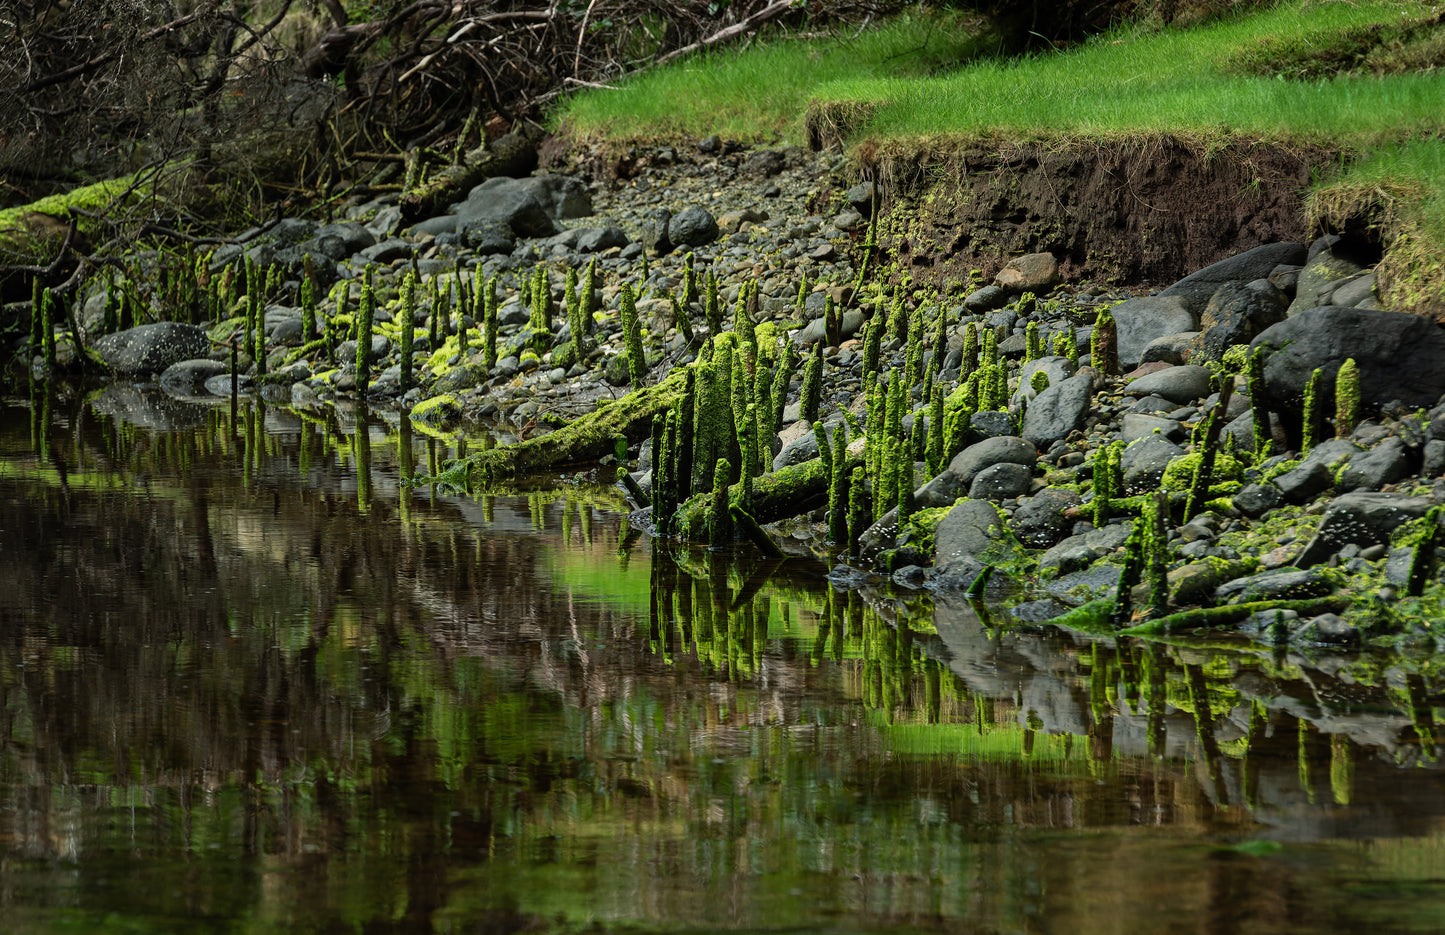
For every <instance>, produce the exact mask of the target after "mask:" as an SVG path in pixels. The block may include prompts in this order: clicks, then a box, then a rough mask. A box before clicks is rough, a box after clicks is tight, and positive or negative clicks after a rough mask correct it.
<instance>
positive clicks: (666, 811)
mask: <svg viewBox="0 0 1445 935" xmlns="http://www.w3.org/2000/svg"><path fill="white" fill-rule="evenodd" d="M143 402H144V400H138V399H135V398H132V397H131V396H128V395H125V392H124V391H122V390H117V389H114V388H112V389H109V390H107V391H105V392H103V393H101V394H97V396H96V398H95V399H94V400H91V401H88V402H87V401H83V400H79V399H76V398H67V397H65V396H63V395H57V396H56V397H55V398H54V399H53V400H52V401H51V403H50V408H49V410H48V415H47V414H44V413H45V408H44V403H43V402H42V414H43V418H42V419H39V420H37V419H36V418H35V417H34V409H33V408H19V407H11V408H8V409H5V410H3V411H0V565H3V567H4V572H5V579H4V580H5V581H7V582H9V583H10V584H11V586H10V587H9V588H7V589H5V591H4V592H3V593H0V882H3V885H0V914H3V918H4V920H5V923H4V926H5V928H6V930H7V931H19V932H50V931H74V930H82V931H207V930H209V931H227V932H252V931H255V932H262V931H268V932H269V931H277V930H289V931H301V932H312V931H314V932H333V931H348V932H350V931H355V932H371V931H408V932H410V931H421V932H429V931H512V930H517V929H519V928H523V927H527V928H530V930H547V929H555V930H581V929H585V928H586V926H588V925H589V924H590V923H591V922H593V921H596V922H598V923H600V924H601V925H602V926H603V927H604V928H611V929H617V930H624V931H633V930H638V929H645V930H663V931H676V930H681V929H695V930H716V929H747V930H759V929H773V930H778V929H788V930H792V931H799V930H804V931H809V930H819V931H852V930H870V931H883V930H898V931H903V930H910V931H916V930H920V929H921V930H939V931H1018V932H1046V931H1057V930H1066V929H1067V930H1071V931H1080V932H1085V933H1091V932H1105V931H1108V932H1115V931H1120V930H1134V931H1173V930H1179V931H1207V932H1216V931H1218V932H1225V931H1239V930H1244V929H1248V930H1251V931H1263V932H1293V931H1339V932H1344V931H1357V930H1359V929H1360V928H1361V927H1363V926H1366V925H1368V926H1369V927H1370V928H1372V929H1375V930H1378V931H1380V932H1390V931H1432V930H1435V929H1437V928H1438V927H1439V922H1440V920H1441V919H1442V918H1445V914H1442V906H1445V903H1442V901H1441V898H1440V891H1439V887H1438V883H1437V882H1436V881H1438V880H1439V879H1442V878H1445V872H1442V871H1445V836H1442V835H1441V834H1440V833H1439V830H1438V828H1439V824H1440V821H1441V819H1442V817H1445V808H1442V806H1441V804H1440V803H1439V802H1438V801H1437V800H1438V795H1437V789H1438V776H1437V775H1436V774H1435V772H1434V769H1435V766H1434V759H1433V756H1434V749H1435V744H1436V742H1437V741H1436V733H1437V730H1438V728H1437V727H1436V725H1437V723H1438V721H1439V715H1438V714H1437V713H1436V712H1437V709H1438V708H1440V707H1441V702H1442V697H1441V693H1440V689H1439V687H1438V686H1439V685H1440V681H1439V679H1438V678H1437V676H1436V675H1435V673H1434V672H1433V670H1431V669H1430V668H1429V667H1428V666H1425V665H1421V666H1420V667H1419V668H1418V670H1417V671H1415V672H1412V673H1410V674H1409V676H1408V677H1407V678H1400V679H1394V680H1389V679H1383V678H1379V677H1378V675H1377V674H1372V672H1382V671H1384V670H1383V668H1376V669H1372V668H1371V667H1372V666H1374V665H1376V664H1374V663H1370V662H1369V661H1361V662H1355V663H1351V664H1350V669H1349V672H1348V675H1349V678H1348V679H1344V678H1340V677H1337V676H1335V675H1332V674H1331V671H1330V670H1327V669H1324V668H1320V667H1319V666H1315V665H1313V664H1311V663H1310V661H1309V660H1307V659H1293V658H1291V659H1285V660H1279V659H1275V658H1273V657H1271V656H1268V655H1264V656H1259V655H1254V654H1251V653H1248V652H1237V651H1230V650H1227V649H1207V650H1200V649H1191V648H1189V647H1175V646H1167V645H1163V644H1141V643H1135V642H1120V643H1117V644H1114V643H1107V642H1089V641H1080V640H1077V639H1076V638H1074V637H1067V636H1062V635H1048V634H1044V635H1035V634H1010V633H1007V632H1003V631H998V630H994V629H989V628H985V627H983V626H981V625H980V624H979V622H978V620H977V619H976V618H973V617H971V616H968V615H967V614H963V615H959V614H950V612H947V611H946V608H936V607H934V606H933V604H932V603H931V602H930V601H928V600H927V599H926V598H925V597H923V596H919V595H913V594H909V593H906V592H901V593H893V592H890V591H887V590H884V591H878V592H874V591H851V592H841V591H836V590H833V589H831V588H829V587H827V585H826V584H825V583H824V582H823V581H822V580H821V578H820V572H821V569H819V568H818V567H817V566H816V565H814V564H812V563H809V562H799V561H793V560H790V561H788V562H784V563H776V562H760V561H758V560H756V559H755V558H751V557H749V556H747V555H731V554H725V553H721V554H720V553H706V552H696V551H673V550H670V549H667V548H663V547H657V548H652V547H650V546H649V544H648V543H647V541H646V540H645V539H641V538H635V537H632V536H631V535H629V532H628V531H625V530H624V528H623V522H622V520H623V511H624V510H625V507H624V505H623V501H622V500H621V498H620V496H619V495H618V494H617V493H616V492H615V491H613V490H612V489H611V488H607V487H597V486H592V485H589V484H587V483H585V482H584V483H548V484H546V485H541V484H538V485H535V486H534V487H533V489H527V490H515V489H496V490H491V491H488V492H486V493H485V494H484V495H482V496H481V497H479V498H478V499H470V498H457V497H451V496H448V495H446V494H445V493H444V492H442V491H439V490H415V489H412V488H409V487H405V486H403V485H402V484H401V483H400V481H401V480H402V478H406V477H410V475H411V474H412V471H413V468H414V464H415V458H416V454H417V452H416V451H415V449H414V444H415V439H414V438H412V437H409V432H410V428H409V427H408V426H405V425H400V426H398V428H397V430H396V431H395V433H394V437H391V438H387V439H386V441H385V443H382V442H380V441H379V439H381V438H382V437H383V435H384V434H385V433H384V429H385V428H386V426H387V424H388V417H387V416H386V414H384V413H383V414H368V413H364V412H363V413H349V412H345V411H338V410H330V411H327V412H326V413H325V414H324V415H320V416H302V415H299V414H294V413H290V412H288V411H286V410H284V409H278V408H274V407H273V408H262V407H253V406H247V407H246V408H244V409H243V410H242V411H240V412H238V414H237V418H236V419H234V420H233V419H232V418H231V417H230V415H229V412H228V410H227V409H226V408H221V409H196V408H194V407H192V408H186V407H183V406H176V405H171V404H169V403H168V404H166V405H165V406H159V405H158V406H155V407H152V408H144V407H143V405H142V404H143ZM142 419H144V420H147V421H145V422H144V423H142V422H141V420H142ZM142 424H144V425H145V426H147V427H142ZM373 432H375V433H376V434H375V435H373ZM426 444H427V453H426V457H427V458H428V460H437V461H444V460H446V459H448V458H451V457H455V456H456V451H457V450H458V448H459V445H458V444H457V443H456V442H455V441H454V440H453V441H447V440H445V439H432V438H428V439H427V443H426ZM363 468H365V469H363ZM353 485H354V486H353ZM1335 671H1340V670H1338V669H1337V670H1335ZM1372 686H1379V687H1378V688H1375V687H1372ZM1397 764H1403V768H1402V766H1400V765H1397ZM1325 776H1328V777H1329V789H1328V793H1326V792H1325V789H1324V787H1323V782H1324V777H1325ZM1311 796H1313V800H1311ZM1407 835H1414V836H1407ZM1253 839H1269V840H1276V841H1280V842H1282V843H1283V847H1281V848H1280V849H1278V850H1277V851H1268V850H1261V851H1258V852H1257V854H1252V853H1250V852H1248V851H1241V850H1239V849H1237V848H1235V847H1234V845H1235V844H1238V843H1242V842H1248V841H1250V840H1253ZM559 920H560V921H559Z"/></svg>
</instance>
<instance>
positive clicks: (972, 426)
mask: <svg viewBox="0 0 1445 935" xmlns="http://www.w3.org/2000/svg"><path fill="white" fill-rule="evenodd" d="M1015 431H1016V427H1015V425H1014V417H1013V415H1011V414H1010V413H1007V412H1001V411H999V410H994V409H985V410H984V411H983V412H975V413H974V414H973V419H972V420H970V422H969V425H968V432H969V435H970V436H971V437H973V438H976V439H979V440H982V439H986V438H1003V437H1012V436H1013V434H1014V432H1015Z"/></svg>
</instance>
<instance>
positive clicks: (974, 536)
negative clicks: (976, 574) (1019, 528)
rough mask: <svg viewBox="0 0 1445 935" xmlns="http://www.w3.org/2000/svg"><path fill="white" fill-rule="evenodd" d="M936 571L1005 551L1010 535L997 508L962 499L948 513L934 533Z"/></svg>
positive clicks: (979, 501) (988, 504)
mask: <svg viewBox="0 0 1445 935" xmlns="http://www.w3.org/2000/svg"><path fill="white" fill-rule="evenodd" d="M934 543H935V548H936V552H935V558H934V565H936V566H938V567H939V568H942V567H945V566H947V565H949V564H950V563H953V562H956V561H958V560H960V559H964V558H968V557H973V558H978V559H982V560H984V561H988V560H989V558H990V557H996V556H998V555H999V554H1000V553H1001V552H1005V551H1008V546H1009V545H1010V544H1011V543H1010V536H1009V534H1008V531H1007V529H1006V528H1005V526H1004V522H1003V520H1002V519H1000V518H999V513H998V508H997V507H995V506H994V505H993V504H992V503H989V502H987V501H985V500H964V501H962V502H961V503H959V504H957V505H956V506H955V507H954V508H953V509H951V510H949V511H948V515H947V516H945V517H944V518H943V519H942V520H941V521H940V522H939V524H938V529H937V531H936V532H935V534H934Z"/></svg>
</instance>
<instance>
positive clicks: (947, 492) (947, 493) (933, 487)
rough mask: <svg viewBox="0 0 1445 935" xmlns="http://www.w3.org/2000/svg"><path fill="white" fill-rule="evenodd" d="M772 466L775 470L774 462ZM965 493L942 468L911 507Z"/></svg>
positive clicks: (924, 506) (954, 476)
mask: <svg viewBox="0 0 1445 935" xmlns="http://www.w3.org/2000/svg"><path fill="white" fill-rule="evenodd" d="M1442 444H1445V443H1442ZM815 446H816V443H815ZM774 465H775V469H776V461H775V462H774ZM967 493H968V486H967V485H966V484H964V483H963V482H962V481H961V480H959V478H958V475H957V474H955V473H953V472H952V471H950V470H948V469H947V468H944V469H943V470H942V471H939V472H938V474H937V475H936V476H934V477H933V479H931V480H930V481H929V482H928V483H926V484H924V485H923V486H922V487H919V488H918V489H917V490H915V491H913V505H914V507H916V508H917V509H920V510H929V509H933V508H934V507H940V506H952V505H953V504H954V502H955V501H956V500H958V498H959V497H962V496H965V495H966V494H967Z"/></svg>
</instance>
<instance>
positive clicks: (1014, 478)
mask: <svg viewBox="0 0 1445 935" xmlns="http://www.w3.org/2000/svg"><path fill="white" fill-rule="evenodd" d="M1033 477H1034V472H1033V471H1032V470H1031V469H1030V468H1029V467H1028V466H1027V465H1023V464H1011V463H1009V462H1003V463H1002V464H993V465H990V466H988V467H986V468H984V469H983V470H981V471H979V472H978V474H977V475H975V476H974V478H973V483H972V484H970V485H969V487H968V495H969V496H970V497H972V498H973V499H975V500H1006V499H1012V498H1014V497H1017V496H1020V495H1022V494H1025V493H1028V491H1029V486H1030V484H1032V482H1033Z"/></svg>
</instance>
